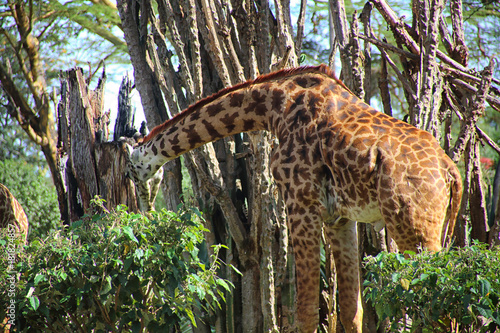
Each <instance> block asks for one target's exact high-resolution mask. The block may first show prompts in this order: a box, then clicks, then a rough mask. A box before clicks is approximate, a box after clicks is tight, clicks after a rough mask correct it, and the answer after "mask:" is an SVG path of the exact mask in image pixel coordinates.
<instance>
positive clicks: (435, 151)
mask: <svg viewBox="0 0 500 333" xmlns="http://www.w3.org/2000/svg"><path fill="white" fill-rule="evenodd" d="M353 100H354V101H356V103H355V104H352V103H350V104H348V105H349V106H347V107H346V108H345V109H344V110H342V109H340V110H335V112H332V113H330V114H326V119H327V120H326V122H323V123H326V126H323V127H318V132H319V136H320V137H321V147H322V148H321V152H322V155H323V158H324V162H325V164H326V165H328V167H329V169H330V170H331V173H332V183H333V184H332V188H333V195H334V196H335V200H334V201H335V202H336V205H337V206H336V208H335V210H336V211H337V212H338V214H339V215H340V216H343V217H346V218H349V219H353V220H357V221H359V222H368V223H373V222H376V221H377V220H378V219H383V220H384V221H385V223H386V226H387V229H388V231H389V233H391V234H392V235H394V237H396V238H400V241H399V243H401V245H400V244H398V246H400V247H402V248H405V246H406V245H405V244H407V247H408V248H410V247H411V249H414V248H415V246H416V245H417V244H423V245H425V246H428V247H429V248H431V249H439V247H440V245H439V246H438V245H437V244H441V242H442V241H441V238H442V236H444V235H443V229H444V228H445V227H446V225H447V224H448V223H450V224H451V225H453V221H454V219H455V217H456V213H457V212H456V211H457V207H458V204H459V202H460V198H461V179H460V175H459V172H458V169H457V167H456V165H455V164H454V163H453V162H452V161H451V159H450V158H449V157H448V156H447V155H446V153H445V152H444V150H443V149H442V148H441V147H440V145H439V143H438V142H437V140H436V139H435V138H434V137H433V136H432V135H431V134H429V133H428V132H426V131H423V130H420V129H417V128H415V127H414V126H412V125H409V124H407V123H405V122H403V121H400V120H397V119H395V118H393V117H390V116H388V115H385V114H383V113H381V112H378V111H376V110H374V109H372V108H371V107H369V106H368V105H366V104H364V103H363V102H362V101H361V100H357V99H353ZM455 192H459V193H460V194H458V193H455ZM452 199H453V202H452ZM457 201H458V203H457ZM450 210H454V212H453V213H452V212H450ZM451 219H453V221H450V222H449V221H448V220H451ZM403 231H404V232H403ZM410 244H411V245H410Z"/></svg>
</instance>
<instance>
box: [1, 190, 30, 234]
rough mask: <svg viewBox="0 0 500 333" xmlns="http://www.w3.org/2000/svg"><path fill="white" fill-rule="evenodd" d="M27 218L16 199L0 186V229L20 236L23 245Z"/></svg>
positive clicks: (26, 232) (26, 229)
mask: <svg viewBox="0 0 500 333" xmlns="http://www.w3.org/2000/svg"><path fill="white" fill-rule="evenodd" d="M28 228H29V224H28V217H27V216H26V213H25V212H24V209H23V207H22V206H21V204H20V203H19V201H17V199H16V198H15V197H14V196H13V195H12V193H10V191H9V189H8V188H7V187H5V185H3V184H0V229H1V230H6V232H7V233H9V234H11V233H16V234H18V235H22V239H23V241H24V243H26V241H27V239H28Z"/></svg>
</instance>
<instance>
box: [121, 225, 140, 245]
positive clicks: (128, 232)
mask: <svg viewBox="0 0 500 333" xmlns="http://www.w3.org/2000/svg"><path fill="white" fill-rule="evenodd" d="M122 230H123V233H124V234H125V235H127V237H128V238H129V239H130V240H131V241H134V242H136V243H137V244H139V241H138V240H137V238H136V237H135V236H134V231H133V230H132V227H130V226H124V227H123V229H122Z"/></svg>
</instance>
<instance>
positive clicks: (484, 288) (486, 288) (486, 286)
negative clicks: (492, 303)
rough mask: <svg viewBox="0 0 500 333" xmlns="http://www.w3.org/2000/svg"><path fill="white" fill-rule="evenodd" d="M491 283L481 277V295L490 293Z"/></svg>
mask: <svg viewBox="0 0 500 333" xmlns="http://www.w3.org/2000/svg"><path fill="white" fill-rule="evenodd" d="M490 290H491V284H490V282H489V281H488V280H484V279H481V280H479V291H480V293H481V296H483V297H484V296H487V295H488V294H489V293H490Z"/></svg>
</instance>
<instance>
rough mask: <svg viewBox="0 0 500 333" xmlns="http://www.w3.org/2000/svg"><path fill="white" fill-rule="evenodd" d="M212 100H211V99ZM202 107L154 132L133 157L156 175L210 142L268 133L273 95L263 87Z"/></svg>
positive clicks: (231, 95) (245, 90)
mask: <svg viewBox="0 0 500 333" xmlns="http://www.w3.org/2000/svg"><path fill="white" fill-rule="evenodd" d="M209 99H211V98H209ZM206 102H207V103H204V102H203V101H202V103H198V104H195V105H193V106H191V107H190V108H188V109H186V110H185V111H183V112H182V113H180V114H179V115H177V116H176V117H174V118H172V119H171V120H169V121H167V122H165V123H164V124H162V125H160V126H158V127H157V128H155V129H153V131H152V132H151V133H150V134H149V135H148V136H147V137H146V138H145V140H144V142H143V143H142V144H141V145H139V146H138V147H137V148H136V149H134V152H133V154H132V158H133V160H135V162H139V163H144V164H147V165H148V166H150V168H149V169H150V171H151V174H154V173H155V172H156V170H158V169H159V168H160V167H161V166H162V165H163V164H164V163H166V162H168V161H170V160H172V159H174V158H176V157H178V156H180V155H182V154H184V153H186V152H188V151H190V150H192V149H195V148H198V147H200V146H202V145H204V144H206V143H208V142H212V141H215V140H218V139H221V138H224V137H227V136H230V135H233V134H237V133H242V132H248V131H256V130H268V129H269V122H270V116H271V114H273V105H272V102H273V92H272V91H265V90H263V89H262V87H261V86H260V85H257V86H253V87H247V88H242V89H238V90H235V91H231V92H229V93H227V94H224V95H222V96H219V97H218V98H215V99H213V100H208V101H206Z"/></svg>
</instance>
